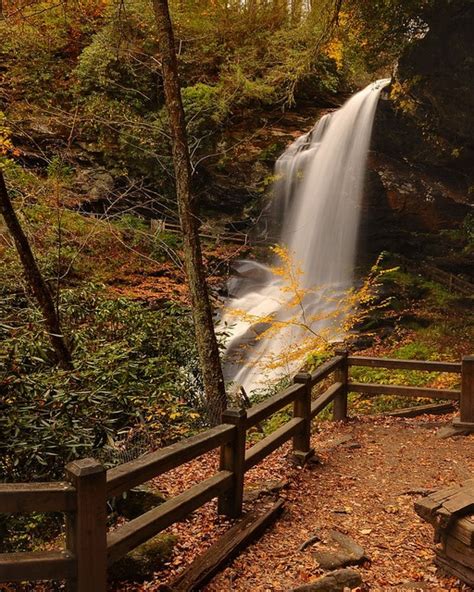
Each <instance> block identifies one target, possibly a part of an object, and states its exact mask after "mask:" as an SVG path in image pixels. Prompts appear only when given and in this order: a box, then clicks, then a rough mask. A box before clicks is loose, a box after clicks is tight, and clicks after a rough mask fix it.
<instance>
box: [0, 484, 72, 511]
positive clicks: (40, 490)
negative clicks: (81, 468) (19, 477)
mask: <svg viewBox="0 0 474 592" xmlns="http://www.w3.org/2000/svg"><path fill="white" fill-rule="evenodd" d="M75 509H76V490H75V489H74V487H72V485H71V484H70V483H65V482H64V483H62V482H60V483H1V484H0V512H4V513H6V514H10V513H15V512H25V513H28V512H72V511H73V510H75Z"/></svg>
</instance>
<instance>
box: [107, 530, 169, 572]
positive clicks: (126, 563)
mask: <svg viewBox="0 0 474 592" xmlns="http://www.w3.org/2000/svg"><path fill="white" fill-rule="evenodd" d="M176 542H177V537H176V536H174V535H169V534H159V535H157V536H155V537H154V538H152V539H150V540H149V541H147V542H146V543H143V545H140V546H139V547H137V548H136V549H134V550H133V551H131V552H130V553H128V555H125V557H122V558H121V559H119V560H118V561H117V562H115V563H114V564H113V565H112V566H111V567H110V569H109V577H110V578H111V579H112V580H135V581H136V580H138V581H143V580H146V579H149V578H152V577H153V574H154V572H156V571H157V570H158V569H159V568H160V567H162V566H163V564H164V563H165V562H166V561H168V560H169V559H170V557H171V554H172V552H173V547H174V545H175V544H176Z"/></svg>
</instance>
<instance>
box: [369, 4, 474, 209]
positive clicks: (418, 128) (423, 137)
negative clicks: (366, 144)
mask: <svg viewBox="0 0 474 592" xmlns="http://www.w3.org/2000/svg"><path fill="white" fill-rule="evenodd" d="M425 20H426V23H427V26H428V31H427V33H426V35H425V36H424V37H422V38H420V39H416V40H414V41H413V42H412V43H411V44H410V45H409V46H408V47H407V49H406V50H405V52H404V53H403V55H402V56H401V57H400V60H399V64H398V70H397V75H396V78H395V80H394V82H393V85H392V89H391V95H390V97H391V100H390V101H387V100H382V101H380V104H379V108H378V111H377V117H376V121H375V126H374V138H373V146H374V148H375V150H376V151H377V152H382V153H384V154H387V155H389V156H391V157H393V158H397V159H399V160H402V161H405V162H407V163H408V164H411V165H412V166H413V167H418V168H419V169H420V170H421V171H422V172H424V173H427V174H428V175H430V176H432V177H437V178H438V180H439V181H440V182H441V183H443V184H445V185H446V186H447V187H448V188H449V189H450V190H454V191H457V192H461V193H463V194H464V201H466V202H470V203H471V204H474V118H473V116H472V114H473V113H474V36H473V34H472V31H474V3H472V2H470V1H469V0H437V1H436V2H435V3H434V5H433V7H432V9H431V11H430V12H429V13H428V14H427V15H426V17H425Z"/></svg>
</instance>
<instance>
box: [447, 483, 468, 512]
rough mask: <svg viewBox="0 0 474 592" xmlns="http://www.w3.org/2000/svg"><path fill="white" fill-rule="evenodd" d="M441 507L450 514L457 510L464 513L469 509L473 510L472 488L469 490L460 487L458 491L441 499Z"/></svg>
mask: <svg viewBox="0 0 474 592" xmlns="http://www.w3.org/2000/svg"><path fill="white" fill-rule="evenodd" d="M443 508H445V509H446V510H447V511H448V512H449V513H450V514H457V513H459V512H463V513H464V514H466V513H467V512H469V511H474V490H473V491H471V490H470V489H468V488H466V487H460V488H459V491H457V492H456V493H455V494H453V495H451V496H449V498H448V499H447V500H445V501H443Z"/></svg>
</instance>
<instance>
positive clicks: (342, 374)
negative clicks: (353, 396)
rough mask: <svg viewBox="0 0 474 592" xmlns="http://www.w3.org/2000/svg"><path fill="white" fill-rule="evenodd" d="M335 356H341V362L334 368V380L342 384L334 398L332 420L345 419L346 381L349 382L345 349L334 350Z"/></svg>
mask: <svg viewBox="0 0 474 592" xmlns="http://www.w3.org/2000/svg"><path fill="white" fill-rule="evenodd" d="M335 354H336V356H343V358H344V359H343V360H342V362H341V364H340V365H339V366H338V367H337V368H336V372H335V380H336V382H341V383H342V384H343V387H342V392H341V393H340V394H339V395H337V397H335V398H334V403H333V419H334V421H344V420H346V419H347V394H348V388H347V383H348V382H349V378H348V375H349V365H348V363H347V356H348V353H347V350H336V352H335Z"/></svg>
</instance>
